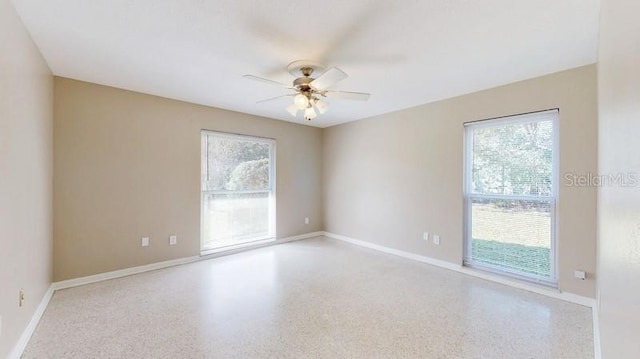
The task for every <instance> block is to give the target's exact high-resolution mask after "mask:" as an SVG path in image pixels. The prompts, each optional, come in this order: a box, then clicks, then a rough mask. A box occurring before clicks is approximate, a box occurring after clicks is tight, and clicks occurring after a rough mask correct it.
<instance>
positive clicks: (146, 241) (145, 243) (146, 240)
mask: <svg viewBox="0 0 640 359" xmlns="http://www.w3.org/2000/svg"><path fill="white" fill-rule="evenodd" d="M142 246H143V247H148V246H149V237H142Z"/></svg>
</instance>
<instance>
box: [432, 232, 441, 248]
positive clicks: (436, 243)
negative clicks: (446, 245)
mask: <svg viewBox="0 0 640 359" xmlns="http://www.w3.org/2000/svg"><path fill="white" fill-rule="evenodd" d="M433 244H435V245H437V246H439V245H440V236H439V235H437V234H436V235H434V236H433Z"/></svg>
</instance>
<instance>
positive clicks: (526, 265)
mask: <svg viewBox="0 0 640 359" xmlns="http://www.w3.org/2000/svg"><path fill="white" fill-rule="evenodd" d="M557 119H558V110H551V111H543V112H536V113H532V114H525V115H517V116H510V117H504V118H500V119H494V120H486V121H477V122H471V123H467V124H465V137H466V148H465V163H466V165H465V167H466V168H465V213H466V218H465V219H466V221H465V222H466V225H465V227H466V228H465V238H466V239H465V258H464V264H465V265H467V266H470V267H476V268H480V269H484V270H489V271H495V272H499V273H502V274H507V275H511V276H515V277H519V278H522V279H527V280H530V281H536V282H540V283H543V284H548V285H556V283H557V280H556V271H555V269H556V257H555V255H556V250H555V230H554V229H555V207H556V191H557V189H556V185H557V184H556V183H557V155H558V153H557V140H556V138H557V132H558V131H557V122H558V120H557Z"/></svg>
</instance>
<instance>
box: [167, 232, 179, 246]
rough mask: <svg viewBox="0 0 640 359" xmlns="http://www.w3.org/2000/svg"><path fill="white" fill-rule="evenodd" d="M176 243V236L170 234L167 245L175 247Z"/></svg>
mask: <svg viewBox="0 0 640 359" xmlns="http://www.w3.org/2000/svg"><path fill="white" fill-rule="evenodd" d="M177 243H178V236H176V235H175V234H172V235H170V236H169V245H170V246H175V245H176V244H177Z"/></svg>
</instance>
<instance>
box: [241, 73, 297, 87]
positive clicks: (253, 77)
mask: <svg viewBox="0 0 640 359" xmlns="http://www.w3.org/2000/svg"><path fill="white" fill-rule="evenodd" d="M242 77H244V78H246V79H250V80H254V81H259V82H264V83H267V84H271V85H276V86H282V87H286V88H292V87H291V85H287V84H283V83H282V82H278V81H273V80H269V79H265V78H264V77H258V76H253V75H243V76H242Z"/></svg>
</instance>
